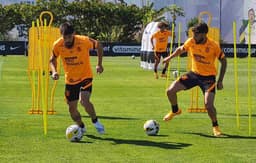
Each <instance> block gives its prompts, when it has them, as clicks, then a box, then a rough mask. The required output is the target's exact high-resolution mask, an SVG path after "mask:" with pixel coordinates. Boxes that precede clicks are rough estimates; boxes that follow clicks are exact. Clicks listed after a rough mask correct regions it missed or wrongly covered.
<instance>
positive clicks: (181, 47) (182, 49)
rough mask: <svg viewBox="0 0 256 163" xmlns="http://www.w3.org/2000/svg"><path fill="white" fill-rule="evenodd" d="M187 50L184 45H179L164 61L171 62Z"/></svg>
mask: <svg viewBox="0 0 256 163" xmlns="http://www.w3.org/2000/svg"><path fill="white" fill-rule="evenodd" d="M185 52H186V50H185V49H184V46H179V47H178V48H177V49H176V50H175V51H174V52H173V53H172V54H171V55H169V56H168V57H166V58H164V60H163V63H167V62H170V60H171V59H172V58H174V57H176V56H178V55H181V54H183V53H185Z"/></svg>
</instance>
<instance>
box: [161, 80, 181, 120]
mask: <svg viewBox="0 0 256 163" xmlns="http://www.w3.org/2000/svg"><path fill="white" fill-rule="evenodd" d="M184 89H185V86H184V85H183V84H182V83H181V82H180V81H179V80H176V81H174V82H173V83H172V84H171V86H170V87H169V88H168V90H167V97H168V100H169V102H170V104H171V108H172V109H171V111H170V112H169V113H167V114H166V115H165V116H164V118H163V120H164V121H169V120H171V119H172V118H173V117H174V116H176V115H179V114H181V109H179V108H178V101H177V93H178V92H179V91H181V90H184Z"/></svg>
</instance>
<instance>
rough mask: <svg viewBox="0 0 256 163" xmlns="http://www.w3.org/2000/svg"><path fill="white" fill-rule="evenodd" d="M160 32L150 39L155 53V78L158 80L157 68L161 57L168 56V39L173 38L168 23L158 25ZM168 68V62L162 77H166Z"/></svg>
mask: <svg viewBox="0 0 256 163" xmlns="http://www.w3.org/2000/svg"><path fill="white" fill-rule="evenodd" d="M157 27H158V28H159V31H157V32H156V33H154V34H153V35H152V37H151V39H150V41H151V45H152V48H153V50H154V53H155V65H154V75H155V78H156V79H158V74H157V68H158V64H159V63H160V59H161V57H163V58H165V57H167V56H168V53H167V44H168V38H169V37H171V36H172V32H171V31H170V30H168V28H169V25H168V24H167V23H166V22H159V23H158V24H157ZM167 68H168V62H166V63H165V65H164V68H163V70H162V74H161V77H166V76H167V75H166V74H165V72H166V70H167Z"/></svg>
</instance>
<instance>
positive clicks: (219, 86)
mask: <svg viewBox="0 0 256 163" xmlns="http://www.w3.org/2000/svg"><path fill="white" fill-rule="evenodd" d="M217 89H218V90H222V89H223V83H222V82H221V81H218V82H217Z"/></svg>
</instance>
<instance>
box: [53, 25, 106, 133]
mask: <svg viewBox="0 0 256 163" xmlns="http://www.w3.org/2000/svg"><path fill="white" fill-rule="evenodd" d="M60 32H61V35H62V37H61V38H59V39H58V40H57V41H55V43H54V45H53V54H52V56H51V58H50V67H51V69H52V78H53V79H54V80H58V79H59V74H58V72H57V57H61V59H62V63H63V67H64V72H65V83H66V85H65V96H66V100H67V104H68V107H69V113H70V115H71V118H72V119H73V120H74V121H75V122H76V123H77V124H78V125H79V126H80V127H81V128H82V132H83V133H84V132H85V131H86V129H85V124H84V123H83V121H82V118H81V115H80V113H79V111H78V110H77V104H78V100H80V103H81V105H82V106H83V107H84V108H85V111H86V112H87V113H88V114H89V116H90V117H91V120H92V123H93V125H94V126H95V128H96V129H97V131H98V132H99V133H101V134H103V133H104V126H103V125H102V124H101V123H100V122H99V121H98V118H97V116H96V112H95V109H94V106H93V104H92V103H91V101H90V96H91V92H92V79H93V74H92V69H91V63H90V55H89V51H90V49H96V50H97V54H98V64H97V66H96V71H97V73H102V72H103V66H102V46H101V45H100V43H99V42H98V41H96V40H94V39H91V38H89V37H87V36H81V35H75V31H74V28H73V26H72V25H71V24H70V23H64V24H62V25H61V26H60Z"/></svg>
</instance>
